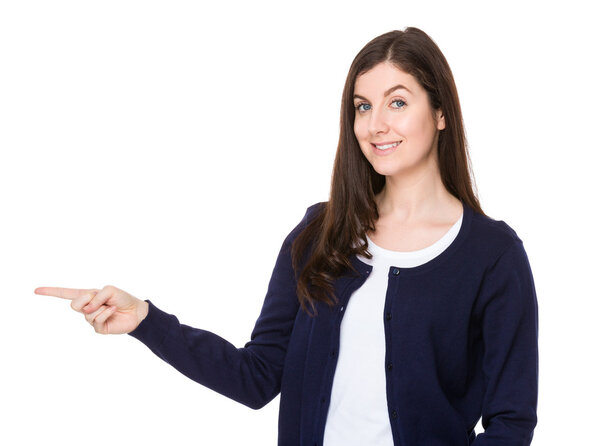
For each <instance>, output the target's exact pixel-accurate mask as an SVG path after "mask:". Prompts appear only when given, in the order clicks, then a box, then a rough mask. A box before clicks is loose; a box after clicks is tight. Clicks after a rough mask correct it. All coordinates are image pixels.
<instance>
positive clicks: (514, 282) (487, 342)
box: [472, 239, 538, 446]
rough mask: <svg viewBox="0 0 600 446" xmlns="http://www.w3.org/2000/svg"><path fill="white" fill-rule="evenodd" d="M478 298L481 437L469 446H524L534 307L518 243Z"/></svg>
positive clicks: (532, 407)
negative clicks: (480, 306)
mask: <svg viewBox="0 0 600 446" xmlns="http://www.w3.org/2000/svg"><path fill="white" fill-rule="evenodd" d="M480 297H481V302H482V305H483V308H482V313H481V329H482V336H483V344H484V353H483V364H482V365H483V373H484V378H485V379H484V382H485V395H484V400H483V407H482V425H483V428H484V429H485V432H484V433H481V434H479V435H478V436H477V438H476V439H475V441H474V443H473V444H472V446H492V445H495V446H499V445H503V446H509V445H510V446H527V445H529V444H531V440H532V437H533V429H534V427H535V425H536V423H537V415H536V410H537V392H538V304H537V297H536V292H535V285H534V281H533V276H532V273H531V267H530V265H529V260H528V258H527V254H526V252H525V249H524V248H523V243H522V241H521V240H520V239H517V240H515V241H514V243H513V244H512V245H511V246H510V247H509V248H507V249H506V250H505V251H504V252H503V253H502V254H501V255H500V256H499V258H498V259H497V260H496V262H495V263H494V264H493V265H492V266H491V268H490V269H489V270H488V271H487V275H486V276H485V278H484V283H483V285H482V289H481V294H480Z"/></svg>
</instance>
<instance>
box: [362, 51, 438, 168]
mask: <svg viewBox="0 0 600 446" xmlns="http://www.w3.org/2000/svg"><path fill="white" fill-rule="evenodd" d="M354 107H355V109H356V111H355V116H354V134H355V135H356V139H357V140H358V143H359V145H360V148H361V150H362V152H363V154H364V155H365V157H366V158H367V160H368V161H369V162H370V163H371V165H372V166H373V168H374V169H375V171H376V172H377V173H379V174H381V175H385V176H386V177H387V176H392V177H396V176H399V177H403V176H407V175H410V174H418V173H419V172H423V171H425V170H427V169H431V168H435V169H438V168H437V139H438V133H439V131H440V130H442V129H444V127H445V122H444V117H443V116H442V113H441V111H439V110H438V111H435V112H434V110H433V109H432V108H431V106H430V104H429V98H428V96H427V92H426V91H425V89H423V87H421V85H420V84H419V82H417V80H416V79H415V78H414V77H413V76H412V75H410V74H408V73H405V72H404V71H401V70H399V69H398V68H396V67H395V66H394V65H392V64H391V63H389V62H382V63H380V64H379V65H376V66H375V67H373V68H372V69H371V70H369V71H367V72H365V73H363V74H362V75H360V76H358V78H357V79H356V82H355V84H354ZM436 172H437V170H436Z"/></svg>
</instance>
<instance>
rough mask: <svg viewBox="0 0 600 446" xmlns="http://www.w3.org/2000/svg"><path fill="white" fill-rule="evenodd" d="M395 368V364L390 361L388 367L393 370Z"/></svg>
mask: <svg viewBox="0 0 600 446" xmlns="http://www.w3.org/2000/svg"><path fill="white" fill-rule="evenodd" d="M393 368H394V366H393V365H392V363H391V362H388V365H387V369H388V370H392V369H393Z"/></svg>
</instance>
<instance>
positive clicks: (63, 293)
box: [33, 287, 99, 300]
mask: <svg viewBox="0 0 600 446" xmlns="http://www.w3.org/2000/svg"><path fill="white" fill-rule="evenodd" d="M92 291H95V292H98V291H99V290H97V289H89V290H85V289H79V288H60V287H40V288H36V289H35V290H34V291H33V292H34V293H35V294H41V295H44V296H54V297H60V298H62V299H70V300H73V299H77V298H79V297H82V296H84V295H86V294H88V293H90V292H92Z"/></svg>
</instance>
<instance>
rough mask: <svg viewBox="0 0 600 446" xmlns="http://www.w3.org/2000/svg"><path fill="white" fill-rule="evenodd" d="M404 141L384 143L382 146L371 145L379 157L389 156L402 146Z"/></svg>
mask: <svg viewBox="0 0 600 446" xmlns="http://www.w3.org/2000/svg"><path fill="white" fill-rule="evenodd" d="M401 142H402V141H394V142H384V143H381V144H374V143H371V146H372V147H373V149H375V153H376V154H378V155H387V154H389V153H392V152H393V151H394V150H395V149H396V147H398V146H399V145H400V143H401Z"/></svg>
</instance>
